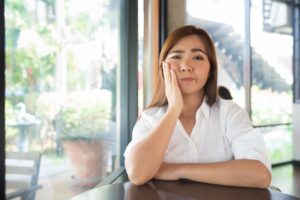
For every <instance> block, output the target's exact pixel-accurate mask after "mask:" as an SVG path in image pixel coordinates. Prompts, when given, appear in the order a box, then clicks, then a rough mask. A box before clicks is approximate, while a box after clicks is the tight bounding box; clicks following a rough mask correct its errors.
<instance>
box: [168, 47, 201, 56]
mask: <svg viewBox="0 0 300 200" xmlns="http://www.w3.org/2000/svg"><path fill="white" fill-rule="evenodd" d="M191 52H201V53H204V54H205V55H207V53H206V52H205V51H203V50H202V49H200V48H192V49H191ZM172 53H184V50H173V51H170V52H169V54H172Z"/></svg>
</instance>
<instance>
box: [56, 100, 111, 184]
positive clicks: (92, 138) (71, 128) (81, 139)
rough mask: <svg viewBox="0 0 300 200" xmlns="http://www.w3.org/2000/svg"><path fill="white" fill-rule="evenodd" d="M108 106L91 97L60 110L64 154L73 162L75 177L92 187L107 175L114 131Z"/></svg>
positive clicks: (75, 179)
mask: <svg viewBox="0 0 300 200" xmlns="http://www.w3.org/2000/svg"><path fill="white" fill-rule="evenodd" d="M83 98H86V97H84V96H81V98H80V99H81V101H82V99H83ZM92 98H94V97H92ZM70 102H72V101H70ZM109 108H110V107H107V105H103V104H101V101H99V102H97V101H95V99H92V102H91V101H88V100H87V101H83V102H77V103H70V104H68V105H67V106H65V107H64V108H63V109H62V110H61V112H60V117H61V119H60V121H61V123H62V126H61V127H62V130H61V139H62V141H63V146H64V150H65V154H66V155H67V157H68V158H69V161H70V164H71V166H72V173H73V175H72V178H73V180H74V181H75V183H77V184H80V185H81V186H89V187H93V186H95V185H96V184H97V183H98V182H99V181H101V179H102V178H103V177H104V176H105V175H106V172H107V164H108V161H109V158H110V157H111V151H112V146H113V143H112V142H113V140H112V138H114V135H115V132H114V131H115V129H114V123H112V122H111V121H110V120H109V116H110V113H109Z"/></svg>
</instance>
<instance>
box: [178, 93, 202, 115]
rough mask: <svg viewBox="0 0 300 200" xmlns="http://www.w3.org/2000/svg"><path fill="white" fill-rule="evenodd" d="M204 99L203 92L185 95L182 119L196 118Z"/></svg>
mask: <svg viewBox="0 0 300 200" xmlns="http://www.w3.org/2000/svg"><path fill="white" fill-rule="evenodd" d="M203 99H204V95H203V92H201V93H197V94H191V95H183V103H184V106H183V109H182V112H181V114H180V118H181V117H184V118H186V117H188V118H190V117H195V114H196V112H197V110H198V108H199V107H200V106H201V104H202V102H203Z"/></svg>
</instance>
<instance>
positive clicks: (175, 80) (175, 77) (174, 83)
mask: <svg viewBox="0 0 300 200" xmlns="http://www.w3.org/2000/svg"><path fill="white" fill-rule="evenodd" d="M170 71H171V78H172V85H174V86H178V82H177V76H176V73H175V71H174V70H173V69H171V70H170Z"/></svg>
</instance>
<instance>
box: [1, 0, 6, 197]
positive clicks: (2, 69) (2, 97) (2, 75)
mask: <svg viewBox="0 0 300 200" xmlns="http://www.w3.org/2000/svg"><path fill="white" fill-rule="evenodd" d="M0 13H1V17H0V46H1V47H0V48H1V50H0V160H1V161H0V172H1V174H0V177H1V178H0V188H1V191H0V199H5V121H4V120H5V119H4V114H5V113H4V112H5V110H4V106H5V26H4V22H5V19H4V1H1V2H0Z"/></svg>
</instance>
